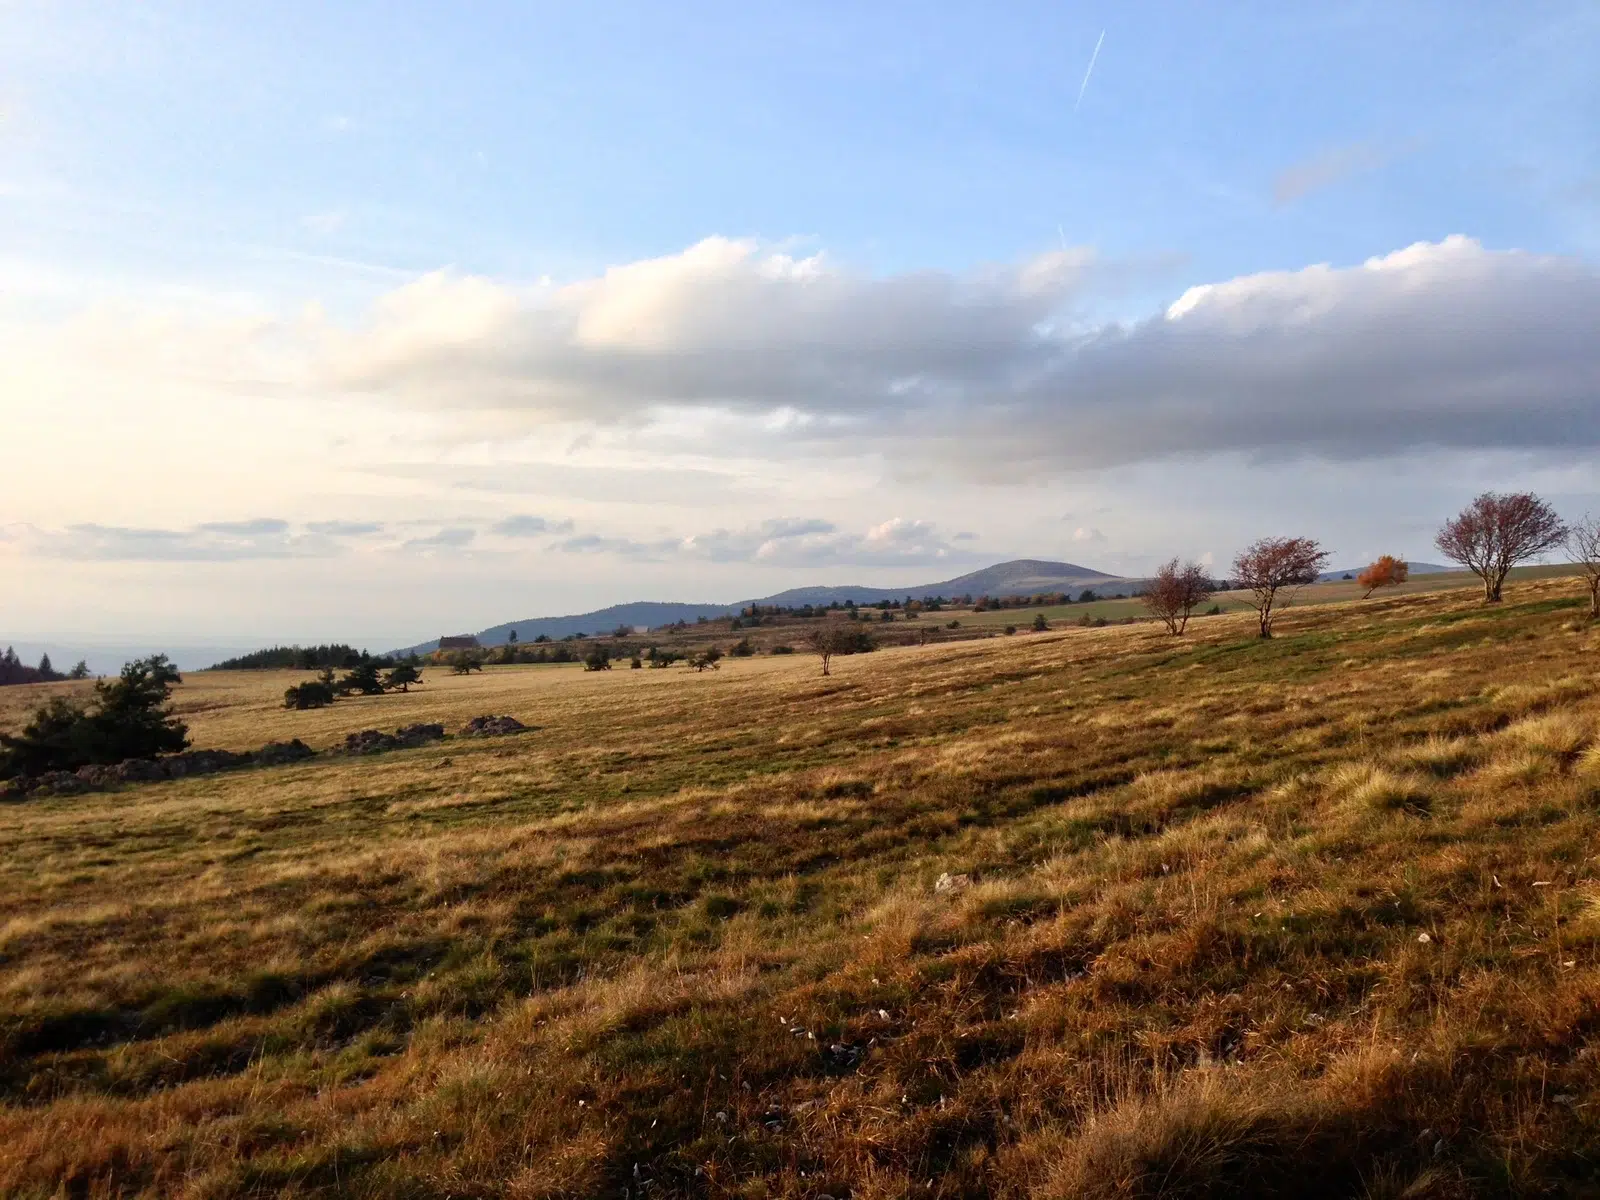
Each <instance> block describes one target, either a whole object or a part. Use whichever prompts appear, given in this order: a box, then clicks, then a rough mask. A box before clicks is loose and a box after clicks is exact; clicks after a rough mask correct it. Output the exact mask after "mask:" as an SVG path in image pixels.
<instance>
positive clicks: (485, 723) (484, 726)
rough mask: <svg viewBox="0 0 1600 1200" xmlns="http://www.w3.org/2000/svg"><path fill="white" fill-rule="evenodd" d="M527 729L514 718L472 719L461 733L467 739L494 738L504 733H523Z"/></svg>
mask: <svg viewBox="0 0 1600 1200" xmlns="http://www.w3.org/2000/svg"><path fill="white" fill-rule="evenodd" d="M527 728H528V727H527V726H526V725H524V724H523V723H522V722H521V721H519V720H517V719H516V718H515V717H473V718H472V720H470V721H468V722H467V723H466V725H465V727H463V729H462V730H461V732H462V733H463V734H465V735H467V736H468V737H495V736H497V735H499V734H504V733H523V732H525V731H526V730H527Z"/></svg>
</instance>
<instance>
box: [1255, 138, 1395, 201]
mask: <svg viewBox="0 0 1600 1200" xmlns="http://www.w3.org/2000/svg"><path fill="white" fill-rule="evenodd" d="M1415 148H1416V144H1415V143H1412V142H1408V143H1405V144H1403V145H1400V146H1391V145H1388V144H1386V143H1384V142H1376V141H1366V142H1348V143H1346V144H1344V145H1342V146H1329V147H1327V148H1326V149H1323V150H1320V151H1318V152H1317V153H1316V154H1314V155H1312V156H1311V157H1310V158H1308V159H1306V160H1305V161H1303V162H1298V163H1295V164H1294V165H1292V166H1290V167H1286V168H1285V169H1284V170H1283V171H1281V172H1279V173H1278V177H1277V178H1276V179H1275V180H1273V182H1272V200H1273V203H1274V204H1278V205H1285V204H1293V203H1294V202H1295V201H1296V200H1300V199H1303V198H1304V197H1306V196H1308V195H1310V194H1311V193H1312V192H1319V191H1322V190H1323V189H1324V188H1330V187H1333V186H1334V185H1336V184H1339V183H1343V182H1344V181H1345V180H1346V179H1350V178H1353V177H1354V176H1357V175H1364V174H1366V173H1367V172H1369V171H1377V170H1381V169H1382V168H1384V167H1386V166H1388V165H1389V164H1390V163H1391V162H1393V161H1395V159H1397V158H1401V157H1403V156H1405V155H1406V154H1409V153H1411V152H1412V151H1413V150H1414V149H1415Z"/></svg>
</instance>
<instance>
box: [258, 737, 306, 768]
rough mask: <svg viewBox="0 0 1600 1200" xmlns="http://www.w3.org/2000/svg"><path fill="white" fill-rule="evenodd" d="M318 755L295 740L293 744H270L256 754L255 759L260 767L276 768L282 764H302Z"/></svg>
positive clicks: (297, 739) (298, 740)
mask: <svg viewBox="0 0 1600 1200" xmlns="http://www.w3.org/2000/svg"><path fill="white" fill-rule="evenodd" d="M316 755H317V752H316V751H315V750H313V749H312V748H311V747H310V746H308V745H306V744H305V743H304V742H302V741H301V740H300V739H299V738H295V739H294V741H292V742H268V743H267V744H266V745H265V746H263V747H261V749H259V750H257V751H256V752H255V755H254V758H255V760H256V765H257V766H259V767H276V766H278V765H280V764H282V763H291V762H302V761H304V760H305V759H308V758H315V757H316Z"/></svg>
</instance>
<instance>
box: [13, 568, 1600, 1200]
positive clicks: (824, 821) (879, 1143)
mask: <svg viewBox="0 0 1600 1200" xmlns="http://www.w3.org/2000/svg"><path fill="white" fill-rule="evenodd" d="M1579 615H1580V608H1579V600H1578V597H1577V586H1576V584H1575V583H1574V582H1573V581H1570V580H1549V581H1542V582H1541V581H1535V582H1529V583H1523V584H1519V585H1517V586H1516V587H1514V588H1513V589H1512V590H1511V591H1510V592H1509V599H1508V603H1507V604H1506V605H1505V606H1504V607H1503V608H1500V609H1496V610H1484V609H1481V608H1479V607H1477V606H1476V605H1475V604H1474V603H1473V600H1472V597H1471V596H1470V594H1469V593H1463V592H1459V591H1456V592H1437V593H1428V594H1419V595H1412V596H1403V597H1398V598H1394V599H1390V600H1386V601H1382V602H1377V601H1374V602H1369V603H1368V604H1367V605H1364V606H1361V607H1359V608H1357V607H1352V606H1348V605H1330V606H1327V607H1320V608H1297V609H1295V610H1292V611H1291V612H1290V614H1288V616H1286V617H1285V619H1284V621H1283V622H1282V626H1281V636H1280V637H1279V638H1278V639H1277V640H1275V641H1273V642H1271V643H1266V644H1262V643H1258V642H1255V641H1253V640H1252V639H1250V638H1249V637H1248V632H1249V628H1250V618H1249V617H1248V616H1242V617H1240V616H1224V617H1218V618H1212V619H1209V620H1206V621H1202V622H1199V623H1197V626H1196V629H1195V632H1194V634H1193V636H1191V637H1189V638H1186V639H1185V640H1184V641H1183V642H1181V643H1175V642H1173V641H1172V640H1171V639H1167V638H1164V637H1162V636H1160V635H1159V634H1158V633H1157V632H1156V630H1155V629H1154V628H1153V627H1151V626H1148V625H1144V626H1134V627H1127V628H1110V629H1105V630H1077V629H1074V630H1070V631H1064V632H1054V633H1049V634H1039V635H1027V636H1022V635H1019V636H1018V637H1016V638H1005V639H996V640H986V641H979V642H972V643H966V644H956V645H945V646H929V647H925V648H920V649H918V648H910V649H902V650H893V651H884V652H880V653H878V654H874V655H870V656H862V657H856V658H849V659H840V660H836V667H835V669H836V674H835V676H834V677H833V678H831V679H822V678H819V677H818V676H817V675H816V662H815V659H814V658H810V657H808V656H807V657H802V656H795V657H794V658H792V659H757V660H747V661H739V662H731V663H728V664H726V666H725V669H724V670H722V671H720V672H716V673H707V674H705V675H691V674H687V673H682V672H652V671H638V672H634V671H626V670H621V671H612V672H610V673H606V674H602V675H585V674H584V673H582V672H581V671H577V670H573V669H570V668H568V669H563V668H528V669H515V668H512V669H504V670H491V671H490V672H489V673H488V674H487V675H485V676H477V677H472V678H470V679H454V678H450V677H447V676H444V675H442V674H430V676H429V683H428V684H427V686H425V687H424V688H423V689H421V690H420V691H418V692H417V693H414V694H413V695H411V696H390V697H385V698H383V699H380V700H371V701H360V702H351V703H348V704H343V703H342V704H341V705H338V706H335V708H333V709H332V710H329V711H327V712H323V713H288V712H284V711H283V710H281V709H279V708H275V707H273V705H274V703H275V701H276V698H277V697H278V696H279V695H280V694H281V690H282V686H283V683H284V680H283V678H281V677H277V676H273V675H267V676H262V675H233V676H225V675H215V676H195V677H193V681H192V682H191V683H188V684H185V686H184V688H183V689H182V690H181V692H180V693H179V701H180V705H181V707H182V708H183V709H184V710H185V712H186V714H187V715H188V716H189V719H190V720H191V722H192V725H193V728H194V733H195V736H196V742H197V744H201V745H236V746H246V745H256V744H259V743H260V742H261V741H264V740H266V739H267V738H269V737H288V736H296V735H298V736H303V737H306V738H307V739H308V740H311V741H313V742H316V743H319V744H324V745H326V744H329V743H331V742H332V741H335V740H337V736H338V735H341V734H342V733H343V732H344V731H345V730H347V729H351V728H359V727H364V726H369V725H381V726H383V727H393V726H394V725H398V724H401V723H404V722H409V721H413V720H435V719H443V720H446V721H448V722H450V723H452V724H454V723H456V722H458V721H460V720H464V719H465V718H467V717H470V716H473V715H477V714H478V713H482V712H511V713H514V714H515V715H517V716H519V717H521V718H522V719H524V720H526V721H529V722H531V723H535V724H537V725H539V726H541V728H540V729H539V730H538V731H536V732H534V733H531V734H528V735H525V736H523V737H520V738H515V739H498V740H490V741H484V742H479V743H471V742H466V741H455V742H451V743H447V744H446V745H444V746H442V747H435V748H430V749H427V750H420V751H411V752H403V753H399V754H392V755H387V756H382V757H379V758H374V759H370V760H330V761H324V762H313V763H308V764H302V765H296V766H292V767H284V768H278V769H273V770H266V771H259V772H249V773H243V774H238V775H231V776H215V777H210V778H204V779H194V780H185V781H179V782H174V783H168V784H160V785H149V786H143V787H139V788H135V789H130V790H128V791H125V792H123V793H120V794H115V795H105V796H90V797H80V798H75V799H57V800H41V801H33V802H28V803H25V804H18V805H13V806H11V807H8V808H4V809H0V911H3V912H4V913H5V920H4V924H3V925H0V1039H3V1040H0V1097H3V1100H4V1107H3V1108H0V1194H5V1195H8V1196H9V1195H21V1196H28V1195H39V1196H48V1195H73V1196H91V1197H92V1196H101V1195H127V1194H147V1195H151V1196H156V1195H161V1196H168V1195H186V1196H197V1197H198V1196H232V1195H247V1194H248V1195H263V1194H278V1193H286V1194H329V1195H332V1194H340V1195H365V1196H392V1195H404V1196H419V1197H420V1196H518V1197H536V1196H569V1195H570V1196H589V1195H621V1194H623V1189H624V1188H627V1189H630V1191H629V1194H630V1195H632V1196H640V1195H651V1196H665V1195H683V1196H688V1195H707V1194H709V1195H738V1196H761V1195H770V1196H818V1195H820V1194H822V1193H824V1192H826V1193H828V1194H831V1195H833V1196H836V1197H838V1196H844V1195H849V1196H852V1197H890V1196H903V1195H907V1194H912V1193H915V1194H917V1195H933V1196H981V1195H990V1194H995V1195H1002V1196H1006V1195H1021V1194H1024V1193H1030V1194H1037V1195H1045V1196H1062V1197H1066V1196H1078V1195H1117V1194H1125V1195H1140V1194H1153V1193H1154V1192H1155V1191H1156V1190H1158V1188H1159V1189H1165V1192H1166V1193H1171V1194H1228V1195H1248V1194H1260V1195H1265V1194H1279V1193H1281V1192H1283V1191H1285V1190H1290V1189H1294V1190H1297V1191H1298V1193H1299V1194H1328V1195H1334V1194H1338V1195H1347V1194H1362V1193H1363V1192H1365V1193H1366V1194H1371V1195H1396V1196H1398V1195H1401V1194H1405V1195H1412V1196H1422V1195H1449V1194H1465V1193H1467V1192H1471V1191H1476V1192H1484V1191H1491V1192H1496V1193H1506V1192H1511V1193H1515V1192H1527V1193H1533V1192H1539V1191H1544V1190H1550V1189H1554V1190H1557V1191H1567V1192H1571V1191H1576V1190H1579V1189H1580V1187H1581V1186H1583V1183H1584V1181H1588V1180H1591V1179H1592V1178H1593V1171H1594V1162H1595V1157H1594V1156H1595V1154H1596V1153H1600V1089H1597V1087H1596V1084H1597V1081H1600V1064H1597V1061H1596V1053H1595V1051H1594V1049H1593V1046H1592V1043H1591V1040H1590V1039H1591V1036H1592V1034H1593V1032H1594V1030H1595V1028H1596V1025H1597V1018H1600V1003H1597V1002H1600V953H1597V951H1600V892H1597V891H1596V890H1595V884H1594V883H1593V882H1592V880H1593V879H1594V877H1595V866H1594V859H1593V854H1594V851H1595V847H1596V845H1597V841H1596V838H1597V835H1600V749H1597V748H1596V731H1597V729H1600V694H1597V693H1600V683H1597V682H1596V679H1595V674H1594V667H1593V663H1594V657H1595V654H1596V651H1597V649H1600V633H1597V632H1595V631H1593V630H1591V629H1590V628H1589V627H1588V626H1587V625H1585V624H1582V623H1580V622H1579V621H1578V620H1577V619H1576V618H1577V617H1578V616H1579ZM9 690H11V691H19V692H21V691H27V692H34V694H35V695H37V692H35V690H34V689H21V688H19V689H9ZM944 872H950V873H955V874H966V875H969V876H971V877H973V879H974V880H975V882H974V883H973V885H972V886H970V887H966V888H958V889H956V890H954V891H949V892H944V893H941V892H939V891H936V890H935V886H934V885H935V881H936V880H937V879H938V878H939V876H940V875H941V873H944ZM1423 935H1426V938H1424V936H1423ZM644 1184H649V1186H643V1185H644Z"/></svg>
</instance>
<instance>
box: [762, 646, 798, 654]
mask: <svg viewBox="0 0 1600 1200" xmlns="http://www.w3.org/2000/svg"><path fill="white" fill-rule="evenodd" d="M767 653H768V654H793V653H794V647H793V646H774V647H773V648H772V649H771V650H769V651H767Z"/></svg>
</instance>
